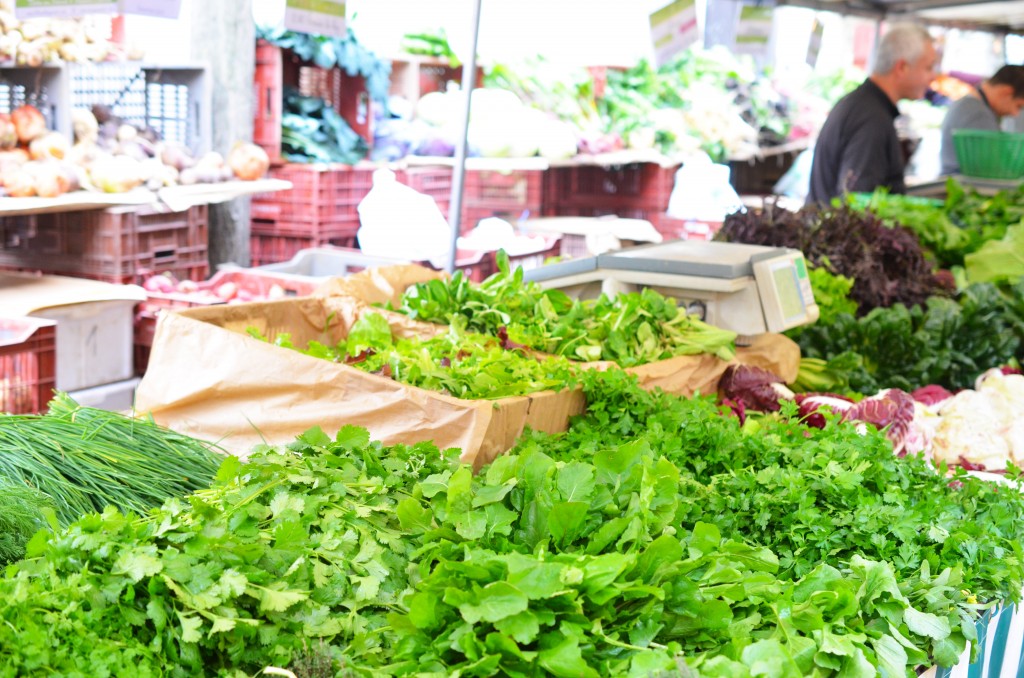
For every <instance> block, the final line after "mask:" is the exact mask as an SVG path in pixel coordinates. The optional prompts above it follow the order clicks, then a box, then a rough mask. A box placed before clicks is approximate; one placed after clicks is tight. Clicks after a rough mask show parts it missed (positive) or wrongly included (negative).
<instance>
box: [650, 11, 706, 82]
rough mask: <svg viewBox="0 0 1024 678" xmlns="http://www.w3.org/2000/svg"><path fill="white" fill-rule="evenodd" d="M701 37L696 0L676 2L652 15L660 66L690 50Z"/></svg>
mask: <svg viewBox="0 0 1024 678" xmlns="http://www.w3.org/2000/svg"><path fill="white" fill-rule="evenodd" d="M699 37H700V34H699V32H698V30H697V8H696V5H695V3H694V0H675V2H672V3H669V4H668V5H665V6H664V7H662V8H661V9H659V10H658V11H656V12H654V13H653V14H651V40H652V41H653V42H654V59H655V61H656V62H657V64H658V66H661V65H663V64H665V63H667V62H668V61H669V60H670V59H671V58H672V57H673V56H675V55H676V54H679V53H680V52H682V51H683V50H685V49H687V48H689V47H690V46H691V45H693V44H694V43H695V42H697V39H698V38H699Z"/></svg>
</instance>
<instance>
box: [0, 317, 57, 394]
mask: <svg viewBox="0 0 1024 678" xmlns="http://www.w3.org/2000/svg"><path fill="white" fill-rule="evenodd" d="M56 366H57V324H56V323H55V322H53V321H52V320H43V319H40V318H0V412H9V413H11V414H34V413H37V412H42V411H43V410H45V409H46V405H47V403H49V402H50V398H51V397H53V389H54V386H55V379H56V374H57V367H56Z"/></svg>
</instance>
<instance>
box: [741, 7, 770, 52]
mask: <svg viewBox="0 0 1024 678" xmlns="http://www.w3.org/2000/svg"><path fill="white" fill-rule="evenodd" d="M772 16H773V14H772V8H771V7H757V6H755V5H744V6H743V9H741V10H740V21H739V24H738V25H737V26H736V40H735V45H734V47H733V51H735V52H736V53H737V54H749V55H751V56H754V57H767V56H768V45H769V41H770V40H771V37H772Z"/></svg>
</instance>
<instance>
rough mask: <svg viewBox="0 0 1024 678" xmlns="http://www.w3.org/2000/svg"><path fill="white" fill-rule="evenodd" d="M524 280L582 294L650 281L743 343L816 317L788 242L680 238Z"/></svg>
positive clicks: (803, 269) (545, 269) (551, 268)
mask: <svg viewBox="0 0 1024 678" xmlns="http://www.w3.org/2000/svg"><path fill="white" fill-rule="evenodd" d="M524 279H525V280H530V281H533V282H536V283H537V284H538V285H540V286H541V287H542V288H545V289H559V290H562V291H564V292H565V293H566V294H568V295H569V296H571V297H574V298H577V299H596V298H597V297H598V296H600V295H601V294H602V293H604V294H607V295H609V296H614V295H616V294H619V293H623V292H636V291H639V290H640V289H642V288H645V287H649V288H652V289H654V290H656V291H657V292H659V293H661V294H663V295H665V296H666V297H672V298H673V299H675V300H676V302H677V303H678V304H679V306H681V307H685V308H686V310H687V312H688V313H691V314H694V315H697V316H699V317H700V318H701V319H702V320H704V321H705V322H708V323H709V324H711V325H714V326H716V327H721V328H723V329H728V330H732V331H733V332H736V333H737V334H738V335H740V342H741V343H742V340H743V338H752V337H754V336H756V335H759V334H763V333H764V332H781V331H783V330H787V329H789V328H791V327H796V326H798V325H805V324H807V323H812V322H814V321H815V320H817V319H818V306H817V304H815V303H814V293H813V292H812V291H811V281H810V279H809V278H808V275H807V264H806V262H805V261H804V255H803V253H802V252H800V251H799V250H793V249H787V248H779V247H764V246H761V245H743V244H738V243H725V242H705V241H696V240H676V241H673V242H669V243H662V244H657V245H645V246H641V247H633V248H630V249H625V250H619V251H617V252H610V253H608V254H601V255H598V256H596V257H589V258H586V259H578V260H574V261H566V262H562V263H558V264H550V265H547V266H541V267H539V268H534V269H531V270H529V271H525V272H524Z"/></svg>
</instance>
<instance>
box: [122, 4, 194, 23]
mask: <svg viewBox="0 0 1024 678" xmlns="http://www.w3.org/2000/svg"><path fill="white" fill-rule="evenodd" d="M121 14H142V15H145V16H155V17H160V18H161V19H177V18H178V15H179V14H181V0H121Z"/></svg>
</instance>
